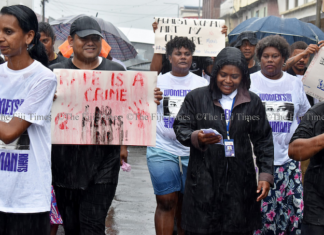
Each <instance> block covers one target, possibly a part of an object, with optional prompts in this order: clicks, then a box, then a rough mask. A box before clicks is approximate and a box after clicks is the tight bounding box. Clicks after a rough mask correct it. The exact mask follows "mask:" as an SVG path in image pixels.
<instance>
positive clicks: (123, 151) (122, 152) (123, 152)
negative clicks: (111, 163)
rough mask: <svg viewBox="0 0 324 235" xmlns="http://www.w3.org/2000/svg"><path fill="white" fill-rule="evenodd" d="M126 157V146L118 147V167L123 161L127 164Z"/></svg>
mask: <svg viewBox="0 0 324 235" xmlns="http://www.w3.org/2000/svg"><path fill="white" fill-rule="evenodd" d="M127 157H128V152H127V146H126V145H121V146H120V165H121V166H122V165H123V161H124V162H126V163H127Z"/></svg>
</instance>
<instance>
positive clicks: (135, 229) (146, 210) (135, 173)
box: [57, 147, 156, 235]
mask: <svg viewBox="0 0 324 235" xmlns="http://www.w3.org/2000/svg"><path fill="white" fill-rule="evenodd" d="M128 150H129V154H128V163H129V164H130V165H131V167H132V170H131V171H130V172H124V171H122V170H121V171H120V173H119V182H118V186H117V191H116V195H115V198H114V200H113V202H112V205H111V207H110V209H109V212H108V216H107V218H106V234H108V235H117V234H118V235H141V234H145V235H150V234H155V229H154V212H155V207H156V202H155V196H154V192H153V187H152V183H151V179H150V174H149V171H148V168H147V164H146V155H145V154H146V147H129V148H128ZM57 234H58V235H64V232H63V229H62V227H61V226H60V228H59V231H58V233H57Z"/></svg>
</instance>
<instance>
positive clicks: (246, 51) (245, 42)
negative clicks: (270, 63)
mask: <svg viewBox="0 0 324 235" xmlns="http://www.w3.org/2000/svg"><path fill="white" fill-rule="evenodd" d="M257 43H258V39H257V36H256V34H255V33H254V32H252V31H246V32H242V33H241V34H240V35H239V36H238V37H237V40H236V43H235V45H234V47H236V48H238V49H240V50H241V52H242V53H243V55H244V57H245V59H246V60H247V62H248V68H249V73H250V74H252V73H255V72H257V71H259V70H260V69H261V67H260V65H259V64H258V63H257V62H256V61H255V60H254V55H255V46H256V44H257Z"/></svg>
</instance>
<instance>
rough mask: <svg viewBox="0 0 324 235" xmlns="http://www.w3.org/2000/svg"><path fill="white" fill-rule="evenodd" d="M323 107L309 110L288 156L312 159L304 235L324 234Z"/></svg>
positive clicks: (319, 105)
mask: <svg viewBox="0 0 324 235" xmlns="http://www.w3.org/2000/svg"><path fill="white" fill-rule="evenodd" d="M323 117H324V103H323V102H321V103H318V104H316V105H314V106H313V107H312V108H310V109H309V110H308V112H307V113H306V114H305V115H304V117H303V119H302V121H301V122H300V124H299V126H298V128H297V130H296V132H295V134H294V135H293V137H292V138H291V140H290V144H289V151H288V155H289V157H290V158H292V159H294V160H296V161H305V160H307V159H310V164H309V166H308V169H307V171H306V174H305V180H304V205H305V207H304V218H303V224H302V235H323V234H324V134H323V133H324V124H323Z"/></svg>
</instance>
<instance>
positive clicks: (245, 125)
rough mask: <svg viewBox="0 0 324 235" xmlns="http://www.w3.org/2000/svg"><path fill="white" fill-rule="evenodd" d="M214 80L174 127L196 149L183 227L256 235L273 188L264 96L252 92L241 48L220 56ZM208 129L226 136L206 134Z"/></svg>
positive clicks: (193, 96) (194, 95)
mask: <svg viewBox="0 0 324 235" xmlns="http://www.w3.org/2000/svg"><path fill="white" fill-rule="evenodd" d="M210 81H211V82H210V85H209V86H207V87H202V88H198V89H195V90H193V91H191V92H189V93H188V94H187V96H186V98H185V101H184V103H183V105H182V107H181V109H180V111H179V113H178V115H177V119H176V120H175V122H174V125H173V128H174V131H175V133H176V137H177V139H178V140H179V141H180V143H182V144H183V145H185V146H190V161H189V166H188V171H187V182H186V186H185V192H184V199H183V207H182V208H183V209H182V227H183V229H184V230H186V234H189V235H193V234H213V235H224V234H226V235H243V234H244V235H245V234H246V235H250V234H252V233H253V231H254V230H255V229H256V228H258V227H260V226H261V214H260V206H261V202H260V201H261V200H262V199H263V198H265V197H266V195H267V194H268V191H269V188H270V185H272V184H273V176H272V174H273V141H272V132H271V128H270V126H269V123H268V121H267V120H266V112H265V110H264V107H263V105H262V102H261V100H260V98H259V97H258V96H257V95H255V94H254V93H252V92H249V91H248V90H249V88H250V77H249V70H248V66H247V62H246V59H245V57H244V55H243V54H242V52H241V51H240V50H239V49H237V48H224V49H223V50H222V51H221V52H220V53H219V54H218V56H217V58H216V59H215V63H214V66H213V72H212V77H211V80H210ZM208 128H212V129H214V130H216V131H218V132H219V133H220V135H218V134H214V133H209V134H206V132H207V131H206V130H205V131H203V130H202V129H208ZM223 139H224V140H225V141H224V145H223V144H221V143H223ZM250 141H251V142H252V143H253V145H254V153H255V155H256V156H257V165H258V167H259V169H260V175H259V182H257V181H256V172H255V168H254V163H253V157H252V147H251V143H250ZM224 146H225V147H226V148H224Z"/></svg>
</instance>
